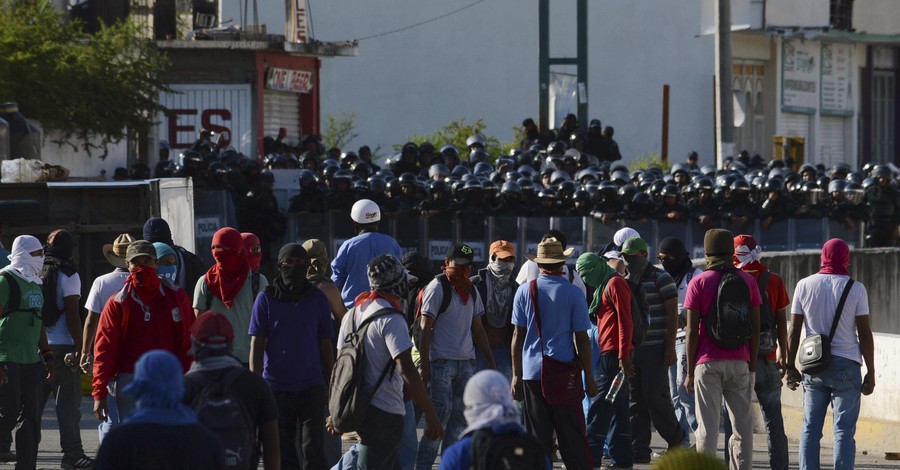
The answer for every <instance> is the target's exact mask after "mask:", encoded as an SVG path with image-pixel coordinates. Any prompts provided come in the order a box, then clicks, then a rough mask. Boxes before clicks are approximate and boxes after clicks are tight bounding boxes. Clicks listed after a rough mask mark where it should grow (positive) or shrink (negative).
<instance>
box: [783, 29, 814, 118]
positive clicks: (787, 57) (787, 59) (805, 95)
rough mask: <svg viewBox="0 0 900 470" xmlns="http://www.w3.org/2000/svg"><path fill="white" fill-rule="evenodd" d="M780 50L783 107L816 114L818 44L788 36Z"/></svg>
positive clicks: (790, 111) (791, 110)
mask: <svg viewBox="0 0 900 470" xmlns="http://www.w3.org/2000/svg"><path fill="white" fill-rule="evenodd" d="M781 51H782V57H781V110H782V111H784V112H788V113H803V114H815V113H816V110H817V109H818V107H819V66H820V64H819V44H818V43H816V42H812V41H798V40H793V39H785V40H784V42H783V43H782V45H781Z"/></svg>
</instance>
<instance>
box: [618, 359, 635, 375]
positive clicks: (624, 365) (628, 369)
mask: <svg viewBox="0 0 900 470" xmlns="http://www.w3.org/2000/svg"><path fill="white" fill-rule="evenodd" d="M619 368H620V369H622V370H624V371H625V378H626V379H630V378H632V377H634V364H632V363H631V359H630V358H627V357H626V358H625V359H619Z"/></svg>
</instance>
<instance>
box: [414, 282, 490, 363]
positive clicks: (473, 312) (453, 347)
mask: <svg viewBox="0 0 900 470" xmlns="http://www.w3.org/2000/svg"><path fill="white" fill-rule="evenodd" d="M443 300H444V290H443V288H442V287H441V282H440V281H439V280H437V279H434V280H432V281H431V282H430V283H428V285H427V286H425V290H423V291H422V315H427V316H429V317H431V318H433V319H435V320H434V335H432V337H431V351H430V353H431V355H430V356H429V358H430V359H449V360H454V361H465V360H469V359H475V343H474V342H473V340H472V320H473V319H475V318H477V317H480V316H482V315H484V303H483V302H482V301H481V296H480V295H479V294H478V291H477V290H475V291H474V292H473V293H472V295H470V296H469V301H468V302H466V303H463V301H462V297H460V296H459V293H457V292H456V289H455V288H454V287H453V285H451V286H450V304H449V305H447V311H445V312H444V313H439V312H440V310H441V302H442V301H443Z"/></svg>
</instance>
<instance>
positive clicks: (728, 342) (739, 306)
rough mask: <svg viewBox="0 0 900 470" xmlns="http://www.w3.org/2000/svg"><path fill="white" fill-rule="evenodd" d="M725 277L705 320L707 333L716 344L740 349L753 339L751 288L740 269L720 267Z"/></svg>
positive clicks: (720, 281) (720, 282) (725, 347)
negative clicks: (739, 271) (740, 273)
mask: <svg viewBox="0 0 900 470" xmlns="http://www.w3.org/2000/svg"><path fill="white" fill-rule="evenodd" d="M721 272H722V278H721V279H720V280H719V287H718V290H717V294H716V301H715V302H713V304H712V307H710V309H709V312H708V313H707V314H706V317H705V318H704V321H705V323H706V335H707V336H708V337H709V339H711V340H712V342H713V343H715V344H716V345H717V346H719V347H721V348H724V349H737V348H740V347H741V346H743V345H745V344H747V343H748V342H749V341H750V336H751V335H752V333H753V326H752V323H751V318H750V309H751V307H750V305H751V304H750V289H749V288H748V287H747V283H746V282H744V278H742V277H741V276H739V275H738V271H737V269H735V268H733V267H726V268H723V269H721Z"/></svg>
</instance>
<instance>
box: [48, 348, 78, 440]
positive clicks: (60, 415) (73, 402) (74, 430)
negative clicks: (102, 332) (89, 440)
mask: <svg viewBox="0 0 900 470" xmlns="http://www.w3.org/2000/svg"><path fill="white" fill-rule="evenodd" d="M50 349H52V350H53V357H54V358H56V360H55V361H53V362H54V367H53V382H50V383H44V384H43V387H42V388H43V392H42V394H41V400H40V404H39V406H40V409H41V410H43V409H44V407H45V406H46V405H47V400H48V399H49V398H50V392H51V391H52V392H55V396H56V406H55V411H56V422H57V424H58V425H59V446H60V448H61V449H62V452H63V455H65V456H68V457H80V456H82V455H84V449H83V448H82V446H81V380H80V374H79V373H78V372H76V371H75V370H73V369H72V368H71V367H69V366H67V365H66V363H65V360H64V359H65V357H66V354H68V353H71V352H75V346H51V347H50Z"/></svg>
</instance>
